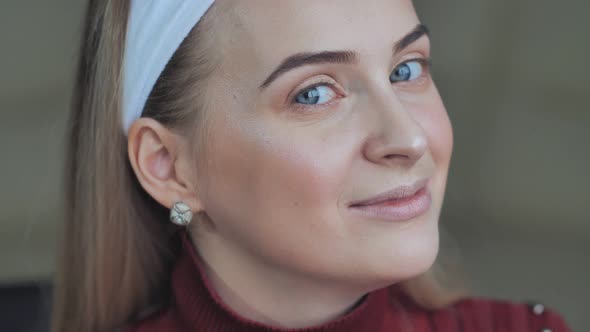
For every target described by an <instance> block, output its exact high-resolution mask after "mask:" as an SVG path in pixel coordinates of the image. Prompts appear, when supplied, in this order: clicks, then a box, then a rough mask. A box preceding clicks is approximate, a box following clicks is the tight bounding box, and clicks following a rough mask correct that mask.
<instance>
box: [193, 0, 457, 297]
mask: <svg viewBox="0 0 590 332" xmlns="http://www.w3.org/2000/svg"><path fill="white" fill-rule="evenodd" d="M217 2H218V3H219V4H218V5H220V6H226V7H231V10H230V11H229V12H228V13H227V15H230V16H231V19H230V20H228V21H227V22H231V23H229V24H226V26H224V27H223V28H221V29H222V30H221V31H219V33H220V35H221V36H222V37H221V38H220V41H219V42H220V43H221V45H222V46H221V47H222V49H223V55H222V58H221V59H219V61H220V65H219V68H218V70H217V72H216V73H215V74H214V76H213V77H212V79H211V82H210V85H209V91H210V93H209V96H208V102H209V105H210V106H209V108H208V109H207V112H210V113H209V115H210V123H209V124H210V127H209V128H210V135H209V136H208V139H207V141H206V142H205V144H207V146H208V152H207V156H206V160H207V167H206V168H203V170H201V172H200V173H199V172H197V173H199V174H198V175H199V177H198V183H197V188H198V195H199V198H200V200H201V201H202V204H203V206H204V209H205V211H206V213H207V214H208V216H209V217H210V219H211V220H212V221H213V224H214V225H215V227H214V230H213V231H211V232H213V233H210V234H207V233H204V234H203V236H215V237H217V238H218V240H220V241H221V242H223V243H226V244H227V247H231V248H234V249H235V250H239V251H240V252H241V253H242V255H246V256H248V257H249V258H251V259H252V261H257V262H259V263H261V264H265V266H271V267H273V268H277V269H282V270H284V271H287V272H293V273H298V274H300V275H305V276H307V277H310V276H312V277H314V278H324V279H325V280H339V281H345V282H350V283H359V284H361V283H362V284H369V283H370V284H371V285H376V284H384V285H385V284H389V283H392V282H396V281H400V280H403V279H407V278H410V277H413V276H416V275H418V274H420V273H422V272H424V271H425V270H427V269H428V268H429V267H430V266H431V264H432V263H433V261H434V259H435V257H436V254H437V252H438V225H437V224H438V218H439V213H440V209H441V205H442V202H443V194H444V189H445V183H446V177H447V171H448V167H449V161H450V157H451V150H452V132H451V126H450V123H449V119H448V117H447V113H446V110H445V108H444V105H443V103H442V101H441V99H440V96H439V94H438V92H437V89H436V87H435V85H434V83H433V81H432V80H431V78H430V76H429V72H428V68H427V59H428V58H429V54H430V46H429V39H428V36H427V35H426V34H422V32H423V31H422V30H421V29H420V27H419V20H418V18H417V16H416V14H415V11H414V8H413V5H412V3H411V1H410V0H370V1H356V0H349V1H342V0H339V1H315V0H291V1H287V0H282V1H275V0H257V1H230V0H227V1H223V0H219V1H217ZM230 2H231V3H230ZM227 22H226V23H227ZM326 52H330V53H326ZM318 54H319V55H318ZM292 56H295V57H296V58H297V59H295V61H290V62H289V63H288V65H287V67H283V70H280V72H279V73H278V74H274V75H271V73H273V72H274V71H275V69H277V67H279V65H281V64H285V63H286V62H285V59H288V58H290V57H292ZM293 59H294V58H291V60H293ZM426 178H427V179H428V183H427V189H428V191H429V192H430V194H431V204H430V205H429V206H428V209H427V210H426V212H424V213H423V214H421V215H419V216H417V217H414V218H411V219H409V220H405V221H393V220H389V219H387V218H381V217H375V216H369V215H364V214H362V213H359V211H358V210H357V209H354V208H351V207H350V204H351V203H352V202H353V201H359V200H365V199H369V198H371V197H373V196H375V195H378V194H380V193H382V192H384V191H388V190H391V189H394V188H396V187H398V186H401V185H411V184H414V183H415V182H416V181H418V180H422V179H426ZM196 227H198V225H197V226H196ZM218 242H219V241H218Z"/></svg>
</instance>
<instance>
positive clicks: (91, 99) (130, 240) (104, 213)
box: [52, 0, 457, 332]
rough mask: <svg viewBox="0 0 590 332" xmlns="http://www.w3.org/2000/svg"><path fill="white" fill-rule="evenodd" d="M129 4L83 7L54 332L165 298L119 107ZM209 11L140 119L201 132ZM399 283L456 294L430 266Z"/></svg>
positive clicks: (166, 257)
mask: <svg viewBox="0 0 590 332" xmlns="http://www.w3.org/2000/svg"><path fill="white" fill-rule="evenodd" d="M128 11H129V1H116V0H102V1H99V0H90V1H89V5H88V8H87V12H86V17H85V27H84V32H83V36H82V43H81V48H80V58H79V62H78V67H77V76H76V81H75V84H76V85H75V91H74V94H73V100H72V109H71V114H70V118H69V123H68V126H69V127H68V133H67V142H68V145H67V147H66V150H67V151H66V160H65V184H64V185H65V197H64V198H65V202H64V210H65V215H64V217H65V221H64V224H63V230H62V234H63V241H62V248H61V255H60V263H59V266H58V270H57V275H56V285H55V293H54V306H53V308H54V309H53V319H52V331H54V332H58V331H60V332H61V331H68V332H69V331H75V332H78V331H88V332H94V331H109V330H112V329H114V328H116V327H119V326H122V325H124V324H125V323H128V322H131V321H132V320H133V319H134V317H136V315H137V314H138V313H139V312H140V311H141V310H143V309H145V308H147V307H149V306H152V305H156V304H159V303H163V302H165V299H166V298H167V292H168V290H167V284H168V279H169V277H170V273H171V268H172V267H171V264H172V261H173V259H174V258H175V257H176V255H177V254H178V251H179V250H180V249H179V246H178V243H179V241H178V240H177V237H176V233H175V228H174V226H173V225H171V224H170V223H168V222H166V220H167V214H168V211H167V210H166V209H165V208H164V207H162V206H160V205H159V204H158V203H156V202H155V201H154V200H153V199H152V198H151V197H150V196H149V195H148V194H147V193H146V192H145V191H144V190H143V189H142V187H141V186H140V185H139V183H138V181H137V179H136V177H135V175H134V173H133V171H132V169H131V167H130V164H129V160H128V158H127V139H126V137H125V135H124V133H123V131H122V126H121V115H120V114H121V113H120V112H121V73H122V71H121V69H122V60H123V52H124V45H125V32H126V22H127V17H128ZM212 12H215V5H214V6H213V7H212V8H211V9H210V10H209V12H208V13H207V14H206V15H205V16H204V17H203V18H202V19H201V21H200V22H199V23H198V24H197V25H196V26H195V27H194V28H193V30H192V31H191V33H190V34H189V36H188V37H187V38H186V40H185V41H184V42H183V43H182V45H181V46H180V48H179V49H178V50H177V51H176V53H175V54H174V56H173V58H172V59H171V61H170V63H169V64H168V65H167V67H166V69H165V70H164V72H163V73H162V75H161V76H160V78H159V79H158V82H157V83H156V86H155V87H154V89H153V91H152V93H151V94H150V98H149V99H148V102H147V104H146V108H145V110H144V113H143V116H147V117H151V118H154V119H156V120H158V121H160V122H161V123H163V124H165V125H166V126H169V127H171V128H175V129H178V130H182V129H183V126H184V125H183V124H186V123H192V124H193V126H194V123H196V124H198V127H199V128H200V129H199V130H197V131H196V132H198V133H204V132H205V130H206V126H205V123H206V121H205V120H204V116H205V114H206V112H203V111H202V110H203V108H206V102H205V95H206V84H205V81H206V79H207V77H208V76H209V75H210V74H211V72H212V71H213V70H214V67H215V64H214V62H213V61H212V60H213V59H212V58H213V56H212V52H214V51H213V49H214V47H211V46H212V45H213V44H214V42H215V38H214V37H212V36H211V33H212V31H211V30H212V28H211V25H212V23H211V22H212V21H213V17H215V16H216V15H214V14H213V13H212ZM204 31H206V32H207V33H204ZM205 50H206V52H205ZM187 119H191V121H187ZM404 289H406V291H407V292H408V294H410V295H411V296H412V298H414V299H415V300H416V301H417V302H418V303H422V304H424V305H426V306H430V307H432V306H443V305H446V304H448V303H450V301H453V300H455V299H456V298H457V296H455V295H453V294H455V293H451V292H449V291H448V290H447V289H445V288H444V287H442V286H441V284H440V283H439V281H438V279H437V278H435V277H434V274H433V273H427V274H426V275H424V276H421V277H420V278H416V279H415V280H411V281H408V282H405V283H404Z"/></svg>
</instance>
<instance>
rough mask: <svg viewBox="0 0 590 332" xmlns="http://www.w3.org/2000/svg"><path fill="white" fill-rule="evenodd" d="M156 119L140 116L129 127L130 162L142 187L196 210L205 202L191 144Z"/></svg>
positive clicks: (161, 198) (169, 204) (165, 201)
mask: <svg viewBox="0 0 590 332" xmlns="http://www.w3.org/2000/svg"><path fill="white" fill-rule="evenodd" d="M187 143H188V142H186V141H185V139H184V138H183V137H181V136H179V135H177V134H175V133H173V132H172V131H171V130H169V129H168V128H166V127H164V126H163V125H162V124H160V123H159V122H157V121H156V120H154V119H149V118H139V119H137V120H136V121H135V122H134V123H133V124H132V125H131V127H130V128H129V133H128V135H127V148H128V154H129V161H130V162H131V166H132V167H133V170H134V172H135V175H136V176H137V179H138V180H139V183H140V184H141V186H142V187H143V189H144V190H145V191H146V192H147V193H148V194H149V195H150V196H152V197H153V198H154V199H155V200H156V201H157V202H159V203H160V204H162V205H163V206H165V207H167V208H169V209H170V208H172V206H173V205H174V203H175V202H178V201H183V202H184V203H185V204H187V205H188V206H189V207H190V208H191V211H192V212H193V213H198V212H200V211H202V210H203V209H204V208H203V205H202V202H201V200H200V199H199V197H198V194H197V190H196V187H195V183H196V182H195V179H194V175H195V169H194V167H193V165H191V160H192V159H191V158H190V156H191V151H190V150H189V148H188V147H189V146H190V144H187Z"/></svg>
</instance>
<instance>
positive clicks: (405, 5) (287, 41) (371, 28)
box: [232, 0, 418, 51]
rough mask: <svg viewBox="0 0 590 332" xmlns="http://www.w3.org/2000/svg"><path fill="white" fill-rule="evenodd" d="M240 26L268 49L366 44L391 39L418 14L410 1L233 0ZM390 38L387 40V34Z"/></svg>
mask: <svg viewBox="0 0 590 332" xmlns="http://www.w3.org/2000/svg"><path fill="white" fill-rule="evenodd" d="M232 2H233V5H234V6H235V7H234V10H233V13H234V17H235V21H234V22H236V26H237V27H238V28H239V29H240V30H241V32H242V33H243V37H245V38H247V40H248V41H250V42H253V43H254V45H252V46H255V47H258V48H262V49H265V50H268V51H270V50H277V48H278V51H280V50H281V49H293V48H298V49H301V48H305V49H306V51H314V50H323V49H326V48H343V47H347V48H350V46H351V45H353V44H357V47H363V41H365V42H367V44H369V43H371V42H374V41H375V40H381V41H382V42H386V41H387V40H391V39H392V38H393V37H394V36H395V34H396V33H397V34H398V35H399V36H400V37H401V36H402V35H403V34H405V33H407V32H408V31H409V30H410V29H411V28H413V27H414V26H415V25H416V23H417V21H418V19H417V17H416V14H415V12H414V9H413V5H412V2H411V1H409V0H363V1H359V0H249V1H240V0H233V1H232ZM384 38H387V39H384Z"/></svg>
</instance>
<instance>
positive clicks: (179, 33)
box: [122, 0, 214, 134]
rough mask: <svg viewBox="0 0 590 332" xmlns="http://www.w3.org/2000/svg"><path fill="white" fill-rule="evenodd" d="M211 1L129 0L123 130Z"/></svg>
mask: <svg viewBox="0 0 590 332" xmlns="http://www.w3.org/2000/svg"><path fill="white" fill-rule="evenodd" d="M213 1H214V0H132V1H131V9H130V12H129V20H128V23H127V36H126V42H125V44H126V45H125V58H124V62H123V114H122V117H123V130H124V132H125V134H127V131H128V130H129V127H130V126H131V124H132V123H133V121H135V120H136V119H137V118H139V117H140V116H141V113H142V112H143V108H144V106H145V103H146V101H147V98H148V97H149V94H150V92H151V91H152V89H153V87H154V85H155V84H156V81H157V80H158V77H160V74H161V73H162V71H163V70H164V68H165V67H166V64H167V63H168V61H170V58H172V55H173V54H174V52H175V51H176V49H177V48H178V47H179V46H180V44H181V43H182V41H183V40H184V39H185V38H186V36H187V35H188V34H189V32H190V31H191V29H192V28H193V27H194V26H195V25H196V24H197V22H199V20H200V19H201V17H202V16H203V15H204V14H205V12H206V11H207V9H209V7H210V6H211V5H212V4H213Z"/></svg>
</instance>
